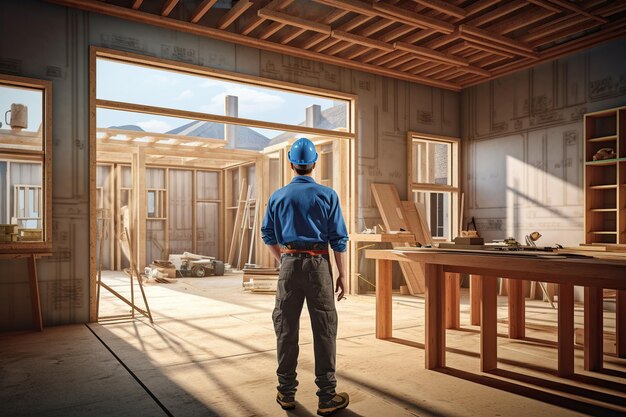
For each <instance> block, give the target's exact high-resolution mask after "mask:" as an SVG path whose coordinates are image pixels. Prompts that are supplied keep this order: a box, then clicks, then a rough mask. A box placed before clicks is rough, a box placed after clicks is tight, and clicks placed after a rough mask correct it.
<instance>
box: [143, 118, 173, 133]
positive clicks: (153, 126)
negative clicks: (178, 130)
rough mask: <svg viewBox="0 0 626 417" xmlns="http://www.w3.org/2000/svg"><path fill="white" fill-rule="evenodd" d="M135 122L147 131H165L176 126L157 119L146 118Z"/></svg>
mask: <svg viewBox="0 0 626 417" xmlns="http://www.w3.org/2000/svg"><path fill="white" fill-rule="evenodd" d="M135 124H136V125H137V126H139V127H140V128H142V129H143V130H145V131H147V132H154V133H165V132H167V131H169V130H172V129H173V128H174V127H173V126H172V125H171V124H169V123H167V122H164V121H163V120H156V119H150V120H144V121H142V122H137V123H135Z"/></svg>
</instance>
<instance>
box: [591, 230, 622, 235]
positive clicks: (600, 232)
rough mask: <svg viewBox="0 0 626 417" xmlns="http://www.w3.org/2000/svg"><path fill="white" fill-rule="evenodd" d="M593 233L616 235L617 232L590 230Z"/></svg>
mask: <svg viewBox="0 0 626 417" xmlns="http://www.w3.org/2000/svg"><path fill="white" fill-rule="evenodd" d="M591 233H593V234H594V235H616V234H617V232H611V231H597V232H591Z"/></svg>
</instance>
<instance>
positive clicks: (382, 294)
mask: <svg viewBox="0 0 626 417" xmlns="http://www.w3.org/2000/svg"><path fill="white" fill-rule="evenodd" d="M391 278H392V270H391V261H390V260H388V259H377V260H376V338H377V339H389V338H390V337H391V284H392V282H391Z"/></svg>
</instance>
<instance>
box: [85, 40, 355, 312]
mask: <svg viewBox="0 0 626 417" xmlns="http://www.w3.org/2000/svg"><path fill="white" fill-rule="evenodd" d="M98 58H106V59H112V60H117V61H122V62H127V63H132V64H136V65H146V66H151V67H156V68H161V69H166V70H173V71H178V72H183V73H189V74H194V75H201V76H206V77H213V78H219V79H224V80H229V81H235V82H240V83H248V84H253V85H257V86H264V87H271V88H277V89H282V90H286V91H291V92H296V93H301V94H312V95H316V96H323V97H327V98H332V99H341V100H344V101H346V102H348V103H349V104H350V113H349V122H348V126H347V128H348V129H347V131H345V130H338V131H330V130H326V129H318V128H310V127H304V126H296V125H288V124H283V123H273V122H264V121H261V120H252V119H243V118H237V117H230V116H222V115H215V114H206V113H198V112H187V111H181V110H174V109H167V108H161V107H156V106H146V105H135V104H131V103H121V102H115V101H110V100H99V99H97V97H96V64H97V59H98ZM89 61H90V69H89V106H90V107H89V109H90V111H89V115H90V120H89V138H90V140H89V144H90V147H89V160H90V162H89V175H90V181H89V187H90V191H89V195H90V199H89V200H90V203H89V204H90V219H89V222H90V259H89V262H90V267H89V269H90V286H89V288H90V292H89V295H90V297H89V299H90V309H89V311H90V321H95V320H96V319H97V317H96V308H95V307H96V306H95V297H96V280H95V274H96V245H97V242H96V235H97V233H95V231H96V230H97V228H96V227H97V226H96V216H95V213H96V193H97V189H96V188H97V187H96V163H97V149H96V144H97V143H100V142H102V139H103V138H102V137H101V138H100V139H98V131H100V130H101V129H97V126H96V108H108V109H115V110H125V111H133V112H140V113H148V114H155V115H163V116H173V117H181V118H187V119H192V120H202V121H210V122H216V123H225V124H235V125H243V126H251V127H257V128H264V129H274V130H277V129H278V130H283V131H287V132H294V133H301V134H306V135H309V136H311V135H314V136H320V137H326V138H328V139H329V140H347V142H348V145H347V146H345V147H344V149H346V152H348V154H349V158H350V159H349V161H350V163H349V165H350V166H349V172H348V173H346V175H347V178H345V180H347V182H348V184H349V187H347V188H348V191H349V195H347V196H346V197H345V198H346V201H347V203H348V207H349V209H348V213H347V214H348V217H349V221H348V228H349V230H355V227H356V226H355V225H356V213H357V211H356V202H357V201H358V199H357V196H356V192H357V186H356V181H355V179H356V178H355V170H356V155H357V141H356V138H357V123H356V115H357V108H356V106H357V103H356V95H353V94H348V93H342V92H335V91H329V90H325V89H321V88H317V87H308V86H302V85H298V84H293V83H287V82H282V81H275V80H269V79H265V78H261V77H255V76H250V75H244V74H238V73H232V72H228V71H223V70H216V69H213V68H207V67H202V66H199V65H193V64H188V63H184V62H177V61H171V60H166V59H162V58H154V57H147V56H143V55H139V54H134V53H129V52H122V51H116V50H111V49H107V48H101V47H96V46H91V47H90V54H89ZM105 130H106V129H105ZM103 131H104V130H103ZM103 133H107V132H103ZM108 133H111V132H108ZM113 133H115V132H113ZM118 133H119V132H118ZM149 135H151V134H148V136H149ZM105 140H106V139H105ZM107 146H114V145H112V144H111V143H108V144H107ZM107 150H108V149H107ZM160 152H162V151H160ZM211 152H212V153H213V152H218V153H219V152H226V150H223V151H222V150H212V151H211ZM243 152H249V151H243ZM171 153H174V154H175V156H178V157H190V156H193V155H192V154H190V153H189V152H184V153H181V152H177V151H175V150H173V149H170V150H168V154H171ZM250 153H251V154H252V153H253V152H250ZM150 154H151V152H150V150H149V149H148V148H144V147H142V148H140V149H139V150H138V152H137V153H134V154H133V157H132V158H133V161H134V162H133V164H134V165H135V166H138V167H142V166H143V167H145V166H146V162H147V158H149V156H150ZM257 155H258V156H257V157H256V159H255V158H253V157H252V155H251V158H250V160H253V159H254V161H255V162H256V163H257V172H256V175H257V186H259V188H260V187H262V186H263V185H262V184H263V180H262V176H261V171H262V168H263V166H265V165H264V164H263V163H262V160H263V159H264V158H263V155H262V154H261V153H257ZM103 162H104V161H103ZM107 162H113V161H111V160H109V161H107ZM247 163H249V162H246V161H241V162H239V163H235V164H233V165H231V166H230V167H235V166H238V165H241V164H244V165H245V164H247ZM153 166H154V167H158V163H155V165H152V164H150V167H153ZM168 166H169V165H168ZM169 167H171V166H169ZM197 168H201V167H200V166H198V167H197ZM224 168H227V167H224ZM259 177H261V178H259ZM285 178H286V176H284V175H283V178H282V180H283V181H284V180H285ZM225 182H226V175H222V183H223V185H225ZM141 185H142V179H141V176H140V175H135V173H133V188H137V189H142V188H145V178H144V179H143V187H142V186H141ZM259 188H258V189H257V193H260V194H258V195H263V194H262V190H261V189H259ZM138 197H139V199H140V200H141V199H142V198H143V200H145V199H146V196H138ZM225 197H226V196H224V195H222V198H223V201H224V202H223V204H224V207H226V206H227V201H226V198H225ZM268 197H269V196H268ZM143 203H144V204H142V202H141V201H139V202H138V206H140V207H143V206H145V201H144V202H143ZM223 211H224V210H222V212H223ZM143 214H144V216H143V217H145V213H143ZM262 214H263V210H259V215H260V216H262ZM135 216H136V221H138V222H141V220H142V213H141V212H140V210H137V213H135ZM222 230H223V231H224V232H222V233H221V234H222V235H224V233H225V232H226V228H222ZM141 238H142V237H141V236H138V237H137V238H134V239H133V240H135V241H136V242H145V239H141ZM256 245H258V246H257V253H258V248H259V247H262V242H260V239H258V240H257V243H256ZM138 249H139V251H141V248H138ZM144 250H145V245H144ZM349 250H350V253H351V254H352V253H353V248H351V245H349ZM353 265H354V263H353V262H352V261H350V262H349V263H348V273H349V276H352V274H351V273H350V271H351V268H352V266H353ZM349 285H350V287H351V288H353V287H354V286H353V285H352V279H351V280H350V284H349Z"/></svg>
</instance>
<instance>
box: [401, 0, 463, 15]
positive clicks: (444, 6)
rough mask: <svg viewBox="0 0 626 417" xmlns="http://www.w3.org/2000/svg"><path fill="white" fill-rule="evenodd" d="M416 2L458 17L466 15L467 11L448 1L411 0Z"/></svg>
mask: <svg viewBox="0 0 626 417" xmlns="http://www.w3.org/2000/svg"><path fill="white" fill-rule="evenodd" d="M413 1H414V2H416V3H419V4H421V5H422V6H426V7H428V8H430V9H433V10H437V11H439V12H441V13H444V14H447V15H449V16H454V17H458V18H459V19H462V18H464V17H465V16H467V11H466V10H465V9H463V8H461V7H457V6H455V5H453V4H450V2H448V1H441V0H413Z"/></svg>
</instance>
